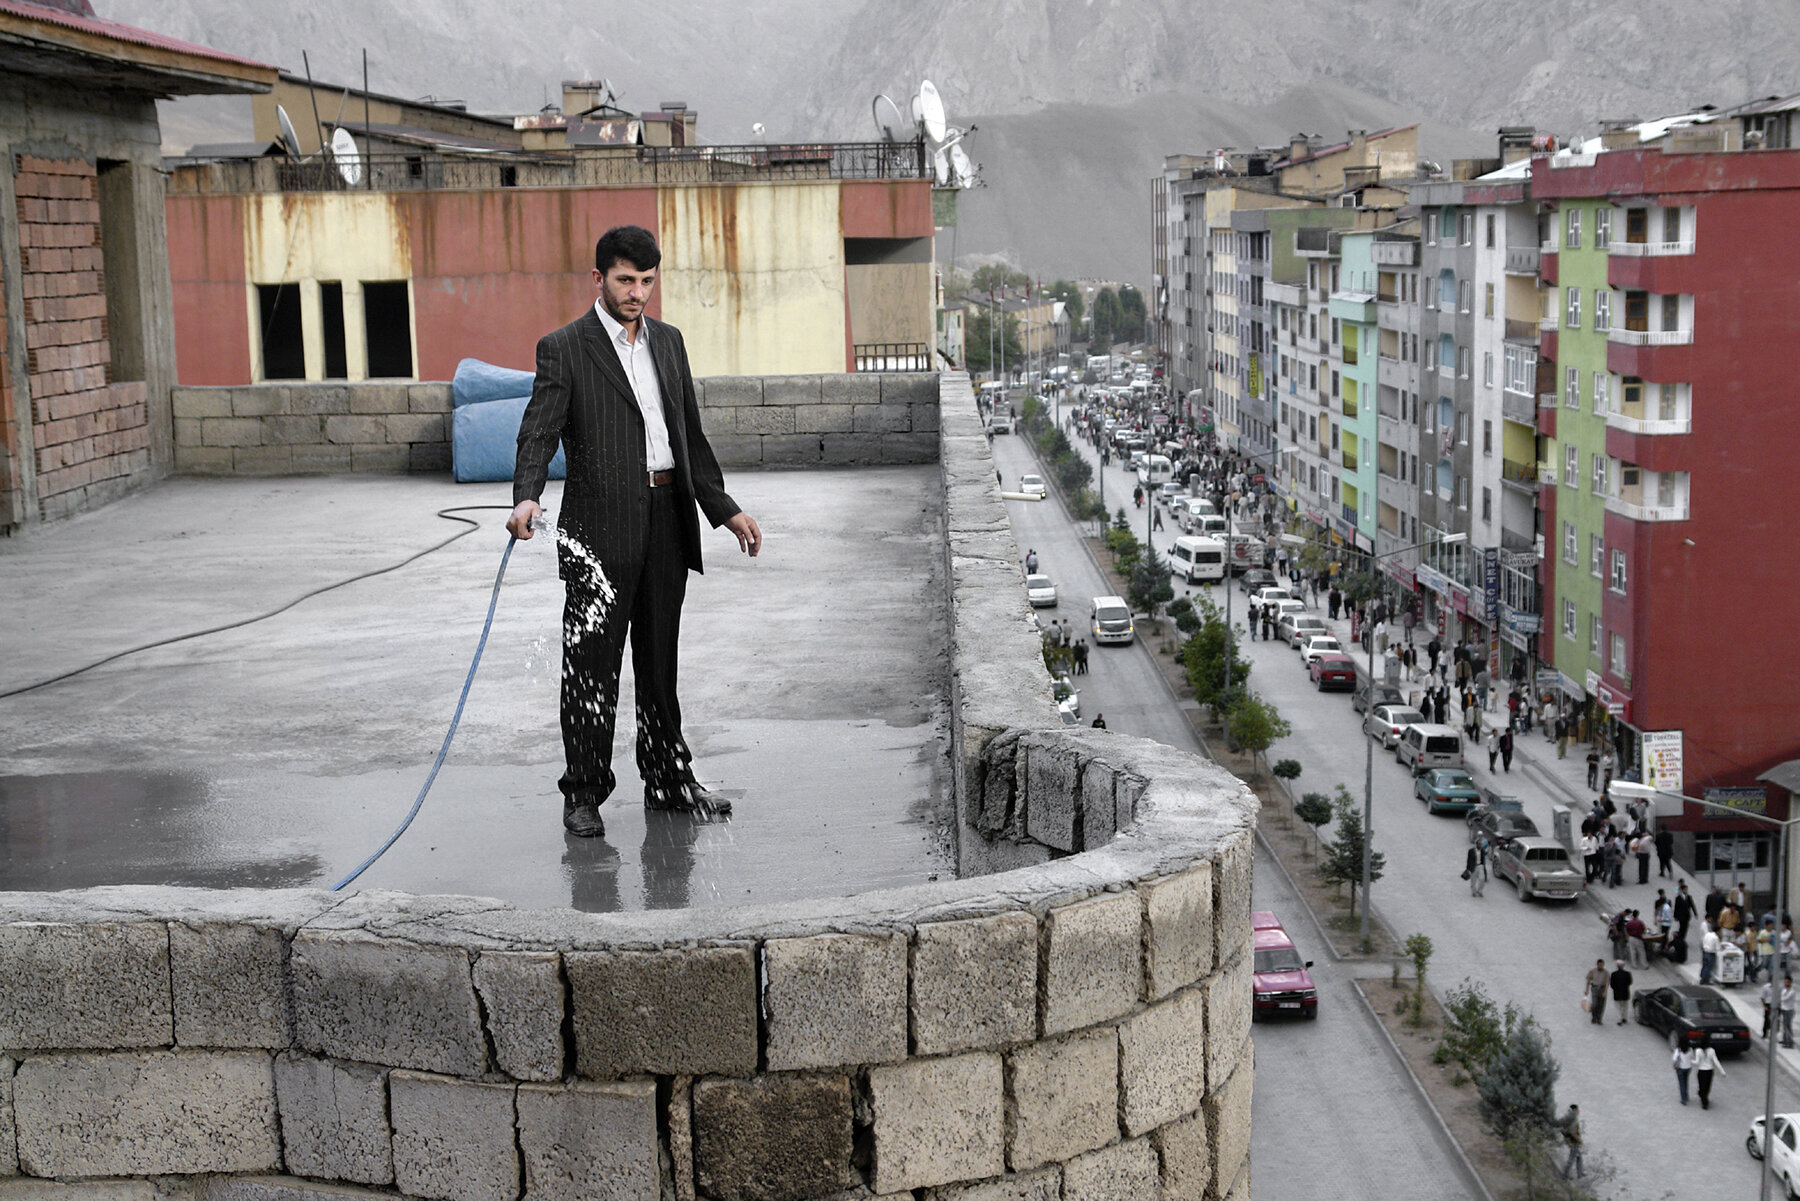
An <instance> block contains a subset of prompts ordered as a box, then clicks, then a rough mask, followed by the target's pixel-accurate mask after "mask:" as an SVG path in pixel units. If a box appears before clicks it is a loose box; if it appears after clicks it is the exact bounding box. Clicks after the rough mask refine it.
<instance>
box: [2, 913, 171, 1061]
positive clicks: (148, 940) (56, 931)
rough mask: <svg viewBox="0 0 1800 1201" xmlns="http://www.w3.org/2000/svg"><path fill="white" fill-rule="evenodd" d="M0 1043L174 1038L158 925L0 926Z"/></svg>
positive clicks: (136, 1043)
mask: <svg viewBox="0 0 1800 1201" xmlns="http://www.w3.org/2000/svg"><path fill="white" fill-rule="evenodd" d="M0 981H4V985H0V1047H7V1048H14V1049H22V1048H26V1047H55V1048H59V1049H64V1050H73V1049H76V1048H89V1047H92V1048H109V1047H164V1046H168V1045H169V1044H170V1043H171V1042H173V1041H174V1038H175V1026H174V1017H173V1011H172V1006H171V1001H170V994H169V933H168V929H167V927H165V926H163V925H162V924H161V923H158V922H91V923H84V924H81V925H73V924H71V925H60V924H51V923H35V922H20V923H17V924H12V925H6V926H0Z"/></svg>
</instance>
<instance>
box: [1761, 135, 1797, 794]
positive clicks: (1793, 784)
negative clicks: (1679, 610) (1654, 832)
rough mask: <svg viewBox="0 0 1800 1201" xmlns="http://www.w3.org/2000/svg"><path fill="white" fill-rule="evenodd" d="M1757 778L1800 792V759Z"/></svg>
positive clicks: (1790, 761)
mask: <svg viewBox="0 0 1800 1201" xmlns="http://www.w3.org/2000/svg"><path fill="white" fill-rule="evenodd" d="M1772 111H1779V110H1772ZM1756 778H1757V779H1759V780H1767V781H1768V782H1769V783H1771V784H1773V785H1775V787H1777V788H1785V789H1786V790H1787V791H1789V792H1800V759H1789V760H1788V761H1787V762H1786V763H1781V764H1777V765H1776V766H1774V767H1771V768H1770V769H1769V770H1768V771H1766V772H1764V773H1763V774H1762V775H1760V776H1758V777H1756Z"/></svg>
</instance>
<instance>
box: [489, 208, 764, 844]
mask: <svg viewBox="0 0 1800 1201" xmlns="http://www.w3.org/2000/svg"><path fill="white" fill-rule="evenodd" d="M661 261H662V252H661V250H659V249H658V248H657V245H656V239H655V238H654V237H652V236H651V234H650V232H649V231H648V230H645V229H642V228H639V227H638V226H635V225H622V226H617V227H615V228H613V229H610V230H608V231H607V232H606V233H605V234H604V235H602V236H601V238H600V241H599V242H598V243H597V244H596V245H595V247H594V289H595V291H596V292H597V293H598V295H597V297H596V300H595V303H594V307H593V308H592V309H590V310H588V311H587V312H585V313H583V314H582V315H581V316H580V317H578V318H576V319H575V320H574V321H572V322H570V323H569V324H568V325H565V326H563V327H562V328H561V329H559V330H557V331H556V332H554V333H551V334H547V335H545V336H544V337H543V338H542V339H540V340H539V342H538V347H537V378H536V379H535V380H534V381H533V383H532V389H531V402H530V403H529V404H528V405H526V407H525V417H524V420H523V421H522V422H521V423H520V426H519V450H518V459H517V462H516V465H515V467H514V470H513V504H514V508H513V512H512V516H511V518H509V519H508V520H507V523H506V528H507V529H508V530H510V531H511V532H512V534H513V536H514V537H516V538H521V539H525V538H530V537H531V535H532V528H531V527H532V522H533V520H534V519H535V518H536V517H537V516H538V514H539V513H541V512H542V510H541V509H540V508H539V507H538V497H539V496H540V495H542V493H543V490H544V481H545V479H546V478H547V476H548V474H549V466H550V459H551V458H552V456H554V455H555V453H556V447H557V444H558V443H559V442H560V443H561V444H562V445H563V447H564V448H565V450H566V452H567V461H568V482H567V483H566V484H565V485H564V488H563V507H562V516H561V519H560V521H559V522H558V527H559V529H558V532H557V570H558V572H559V574H560V575H561V576H562V580H563V587H564V590H565V601H564V606H563V675H562V731H563V753H564V757H565V759H566V760H567V763H568V769H567V770H566V771H565V772H564V773H563V776H562V779H561V780H560V781H559V782H558V786H559V787H560V788H561V789H562V794H563V827H564V828H565V829H567V830H568V831H569V833H571V834H575V835H579V836H581V837H584V838H592V837H595V836H598V835H600V834H603V833H605V826H604V825H603V824H602V822H601V819H600V805H601V804H602V803H603V802H604V801H605V800H606V798H607V797H608V796H610V795H611V794H612V791H613V787H614V785H615V783H616V780H615V778H614V776H613V770H612V750H613V726H614V722H615V718H616V710H617V703H618V698H619V667H620V662H621V660H622V658H623V655H624V649H625V641H626V637H627V632H628V631H629V637H630V640H631V664H632V671H633V674H634V679H635V682H636V689H637V726H638V734H637V764H638V774H639V775H640V776H641V777H642V778H643V781H644V804H645V805H646V806H647V807H649V808H652V809H675V810H682V811H687V812H693V813H698V814H702V815H713V814H725V813H729V812H730V811H731V803H730V802H729V801H727V800H726V799H725V798H723V797H721V796H719V795H718V794H717V793H715V792H712V791H709V790H708V789H706V788H703V787H701V786H700V784H699V782H698V781H697V780H695V779H694V773H693V766H692V755H691V754H690V753H689V751H688V747H687V743H686V741H685V740H684V739H683V738H682V735H681V705H680V702H679V701H678V700H677V699H676V695H675V674H676V660H677V649H678V642H679V638H680V634H681V602H682V598H683V597H684V596H685V595H686V591H687V573H688V572H689V571H690V570H692V571H700V570H701V565H700V523H699V520H698V519H697V518H696V516H695V513H694V507H695V505H696V503H697V504H698V505H699V508H700V510H701V511H702V512H704V513H705V514H706V519H707V520H708V521H709V522H711V523H712V525H713V527H714V528H717V527H719V526H721V525H723V526H726V527H727V528H729V529H730V530H731V532H732V533H733V534H735V535H736V536H737V540H738V546H739V548H740V549H741V550H743V551H744V552H745V553H747V554H749V555H753V556H754V555H755V554H757V552H759V551H760V550H761V549H762V531H761V530H760V529H758V528H757V525H756V521H755V519H754V518H752V517H751V516H750V515H749V514H748V513H745V512H744V511H743V510H741V509H739V508H738V506H737V504H736V502H734V501H733V500H732V499H731V497H730V496H729V495H728V494H727V493H726V491H725V481H724V477H723V476H722V475H721V474H720V472H719V463H718V460H717V459H715V458H714V457H713V452H712V447H711V446H709V445H708V444H707V441H706V434H705V432H704V431H703V430H702V429H701V428H700V411H699V404H698V402H697V400H696V399H695V396H694V379H693V375H692V373H691V372H690V370H689V368H688V358H687V347H686V345H685V344H684V343H683V342H682V340H681V331H680V330H677V329H676V328H675V327H674V326H672V325H665V324H663V323H662V322H660V321H656V320H653V319H652V318H650V317H647V316H645V315H644V306H645V305H646V304H647V303H648V302H649V299H650V294H651V292H652V291H653V290H654V289H655V287H656V272H657V267H658V265H659V264H660V263H661Z"/></svg>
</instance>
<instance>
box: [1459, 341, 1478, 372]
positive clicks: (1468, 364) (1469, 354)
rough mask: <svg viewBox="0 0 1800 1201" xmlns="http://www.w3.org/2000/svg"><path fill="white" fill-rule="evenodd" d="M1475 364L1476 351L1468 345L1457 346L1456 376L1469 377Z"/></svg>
mask: <svg viewBox="0 0 1800 1201" xmlns="http://www.w3.org/2000/svg"><path fill="white" fill-rule="evenodd" d="M1474 366H1475V352H1474V351H1472V350H1470V349H1469V348H1468V347H1467V346H1458V347H1457V348H1456V377H1457V378H1458V379H1468V378H1469V376H1470V374H1471V373H1472V372H1473V369H1474Z"/></svg>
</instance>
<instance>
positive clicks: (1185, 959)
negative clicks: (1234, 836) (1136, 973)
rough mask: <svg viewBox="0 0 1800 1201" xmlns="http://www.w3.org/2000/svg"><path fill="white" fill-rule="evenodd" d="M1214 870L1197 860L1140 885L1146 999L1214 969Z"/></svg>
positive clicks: (1186, 983) (1160, 994) (1166, 993)
mask: <svg viewBox="0 0 1800 1201" xmlns="http://www.w3.org/2000/svg"><path fill="white" fill-rule="evenodd" d="M1212 877H1213V872H1212V864H1210V863H1201V864H1196V865H1195V866H1193V867H1190V868H1188V869H1187V870H1186V871H1183V872H1178V873H1176V874H1175V875H1173V876H1164V877H1163V878H1162V879H1160V880H1151V881H1148V882H1146V883H1143V884H1140V885H1138V895H1139V896H1140V897H1142V898H1143V899H1144V983H1145V988H1146V989H1147V990H1148V996H1149V999H1150V1000H1153V1001H1154V1000H1156V999H1157V998H1159V997H1166V996H1168V995H1169V994H1170V993H1172V992H1174V991H1175V990H1176V989H1178V988H1186V987H1187V986H1188V985H1190V984H1192V983H1193V982H1194V981H1196V980H1198V979H1200V978H1201V977H1202V976H1204V975H1206V974H1207V973H1208V972H1210V971H1211V970H1212V965H1213V878H1212Z"/></svg>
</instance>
